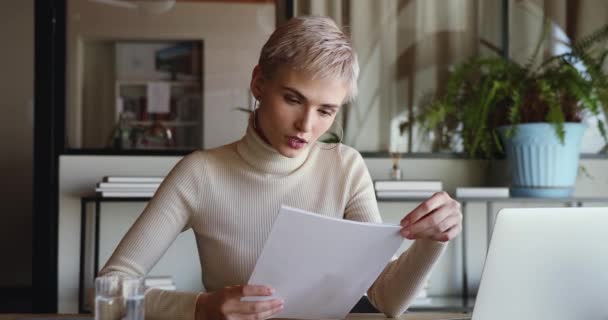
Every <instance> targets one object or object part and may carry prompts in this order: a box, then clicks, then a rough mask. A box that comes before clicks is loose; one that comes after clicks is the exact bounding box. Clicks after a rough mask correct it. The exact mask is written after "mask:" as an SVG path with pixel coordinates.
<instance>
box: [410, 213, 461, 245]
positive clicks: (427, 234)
mask: <svg viewBox="0 0 608 320" xmlns="http://www.w3.org/2000/svg"><path fill="white" fill-rule="evenodd" d="M458 224H460V217H459V216H458V215H450V216H448V217H447V218H445V219H444V220H443V221H441V222H439V224H437V225H436V226H433V227H431V228H428V229H426V230H424V231H421V232H419V233H418V234H417V235H416V238H418V239H432V240H439V238H441V235H442V234H444V233H445V232H447V231H448V230H450V229H452V228H454V227H455V226H456V225H458Z"/></svg>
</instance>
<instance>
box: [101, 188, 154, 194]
mask: <svg viewBox="0 0 608 320" xmlns="http://www.w3.org/2000/svg"><path fill="white" fill-rule="evenodd" d="M95 192H98V193H99V192H147V193H150V192H156V189H150V188H132V189H125V188H118V189H116V188H95Z"/></svg>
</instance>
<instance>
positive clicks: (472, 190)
mask: <svg viewBox="0 0 608 320" xmlns="http://www.w3.org/2000/svg"><path fill="white" fill-rule="evenodd" d="M508 197H509V188H507V187H458V188H456V198H508Z"/></svg>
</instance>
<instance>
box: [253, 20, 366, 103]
mask: <svg viewBox="0 0 608 320" xmlns="http://www.w3.org/2000/svg"><path fill="white" fill-rule="evenodd" d="M258 65H259V66H260V68H261V71H262V75H263V76H264V77H269V78H270V77H272V76H273V75H274V73H275V72H276V70H277V69H278V68H279V67H280V66H283V65H288V66H290V67H292V68H295V69H297V70H303V71H305V72H308V73H310V74H311V75H312V76H313V78H335V79H339V80H341V81H344V83H345V84H346V86H347V90H348V93H347V95H346V101H345V102H350V101H352V100H353V99H354V98H355V97H356V96H357V78H358V77H359V62H358V60H357V54H356V52H355V50H354V48H353V46H352V42H351V39H350V38H349V37H348V36H347V35H346V34H345V33H344V32H343V31H342V29H340V27H338V25H337V24H336V23H335V22H334V21H333V20H332V19H331V18H328V17H322V16H302V17H295V18H292V19H290V20H289V21H287V22H286V23H285V24H283V25H281V26H279V27H278V28H277V29H276V30H275V31H274V32H273V33H272V35H270V38H268V41H266V44H264V47H262V52H261V53H260V60H259V61H258Z"/></svg>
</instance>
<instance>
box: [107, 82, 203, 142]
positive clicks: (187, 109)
mask: <svg viewBox="0 0 608 320" xmlns="http://www.w3.org/2000/svg"><path fill="white" fill-rule="evenodd" d="M159 85H160V87H161V88H163V87H164V89H165V90H167V91H168V92H169V94H168V95H169V97H168V100H169V103H168V105H166V106H165V107H166V108H163V110H161V111H160V112H159V111H158V110H157V111H155V112H151V110H150V108H149V105H150V101H149V90H150V87H151V86H157V87H158V86H159ZM115 92H116V111H115V122H116V123H117V125H116V128H115V130H114V132H113V137H112V146H113V147H114V148H116V149H148V150H149V149H163V150H167V149H169V150H180V149H185V150H192V149H197V148H200V146H202V139H203V99H202V84H201V82H200V81H195V80H183V81H178V80H176V81H116V85H115Z"/></svg>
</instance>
